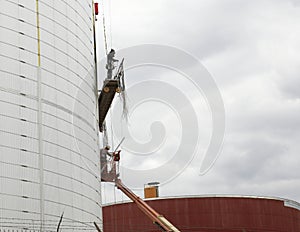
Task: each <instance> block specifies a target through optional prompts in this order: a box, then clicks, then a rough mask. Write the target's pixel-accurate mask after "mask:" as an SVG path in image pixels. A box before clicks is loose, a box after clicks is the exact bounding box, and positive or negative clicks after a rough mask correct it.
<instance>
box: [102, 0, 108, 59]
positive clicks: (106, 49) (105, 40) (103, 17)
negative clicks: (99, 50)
mask: <svg viewBox="0 0 300 232" xmlns="http://www.w3.org/2000/svg"><path fill="white" fill-rule="evenodd" d="M102 23H103V35H104V45H105V52H106V55H108V48H107V36H106V26H105V14H104V1H102Z"/></svg>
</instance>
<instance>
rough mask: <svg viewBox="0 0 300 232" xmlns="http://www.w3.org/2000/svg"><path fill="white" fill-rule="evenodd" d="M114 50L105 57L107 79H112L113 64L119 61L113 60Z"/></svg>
mask: <svg viewBox="0 0 300 232" xmlns="http://www.w3.org/2000/svg"><path fill="white" fill-rule="evenodd" d="M115 54H116V52H115V50H114V49H111V50H110V52H109V53H108V55H107V64H106V69H107V79H112V76H113V70H114V69H115V67H116V66H115V62H118V61H119V60H117V59H115V58H114V57H115Z"/></svg>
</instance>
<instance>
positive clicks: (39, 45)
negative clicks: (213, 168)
mask: <svg viewBox="0 0 300 232" xmlns="http://www.w3.org/2000/svg"><path fill="white" fill-rule="evenodd" d="M36 27H37V50H38V54H37V55H38V67H37V97H38V102H37V103H38V109H37V112H38V115H37V116H38V117H37V124H38V125H37V126H38V138H39V139H38V141H39V147H38V151H39V161H38V163H39V170H40V173H39V174H40V231H41V232H42V231H44V217H45V216H44V159H43V140H42V94H41V84H42V83H41V35H40V15H39V0H36Z"/></svg>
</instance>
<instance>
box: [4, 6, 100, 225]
mask: <svg viewBox="0 0 300 232" xmlns="http://www.w3.org/2000/svg"><path fill="white" fill-rule="evenodd" d="M0 2H1V5H0V6H1V7H0V51H1V54H0V108H1V111H0V112H1V113H0V172H1V173H0V231H4V230H5V231H8V230H9V231H24V230H29V231H56V227H57V225H58V222H59V219H60V216H61V214H62V213H64V216H63V220H62V224H61V228H62V230H63V231H73V230H77V231H82V230H85V231H94V227H93V222H94V221H95V222H97V223H98V225H100V226H101V224H102V213H101V205H100V179H99V163H98V162H99V156H98V133H97V128H98V127H97V124H96V117H97V113H96V112H97V110H96V102H97V101H96V97H97V91H95V90H96V82H97V80H96V76H95V75H94V73H95V72H94V67H95V60H94V42H93V41H94V40H93V13H92V12H93V3H92V0H1V1H0Z"/></svg>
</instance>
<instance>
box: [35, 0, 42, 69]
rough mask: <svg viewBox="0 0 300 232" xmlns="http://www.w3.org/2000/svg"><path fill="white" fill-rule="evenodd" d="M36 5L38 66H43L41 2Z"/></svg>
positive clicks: (36, 2)
mask: <svg viewBox="0 0 300 232" xmlns="http://www.w3.org/2000/svg"><path fill="white" fill-rule="evenodd" d="M35 5H36V29H37V46H38V66H41V34H40V13H39V0H36V1H35Z"/></svg>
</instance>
